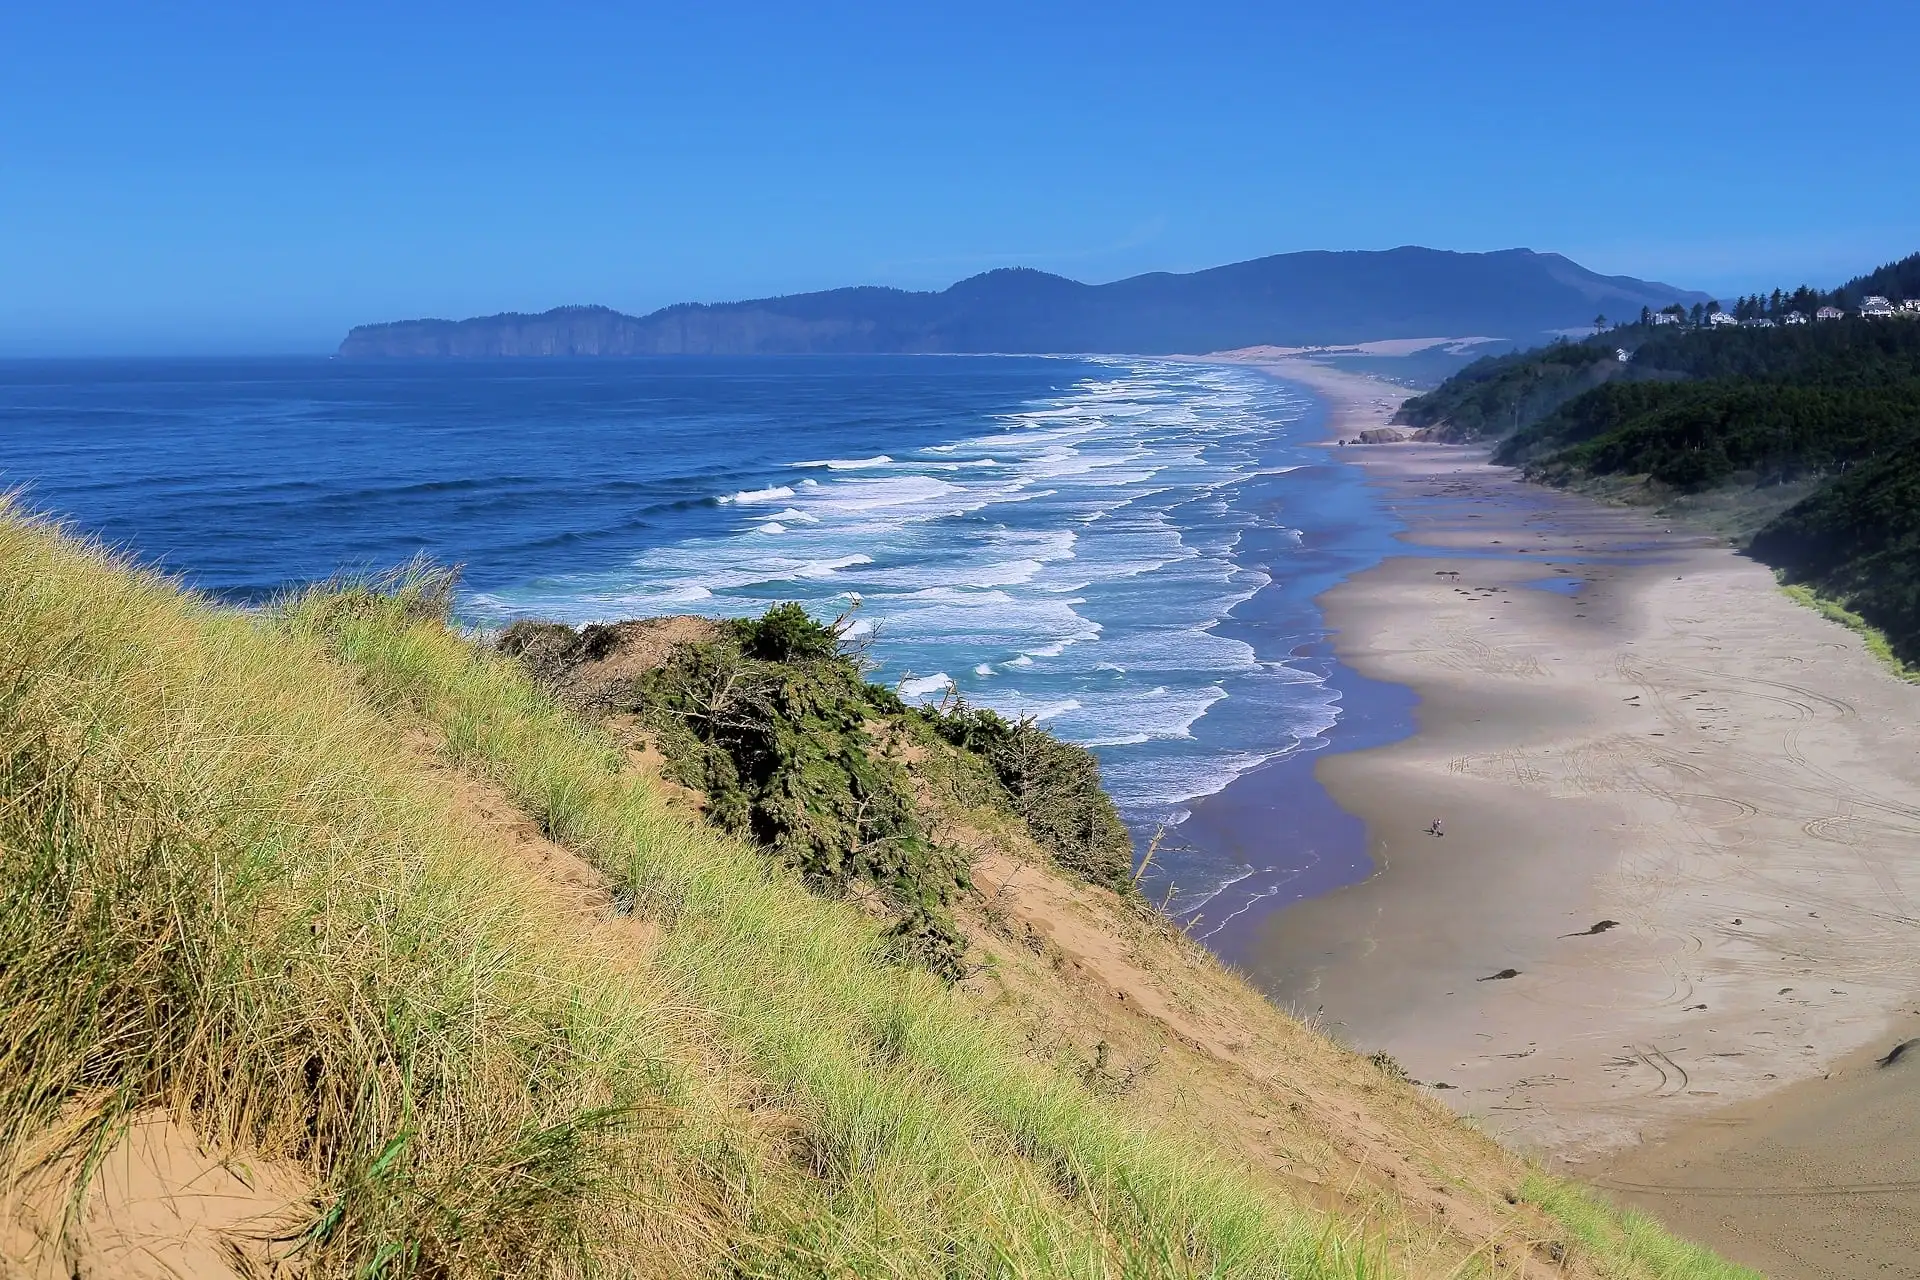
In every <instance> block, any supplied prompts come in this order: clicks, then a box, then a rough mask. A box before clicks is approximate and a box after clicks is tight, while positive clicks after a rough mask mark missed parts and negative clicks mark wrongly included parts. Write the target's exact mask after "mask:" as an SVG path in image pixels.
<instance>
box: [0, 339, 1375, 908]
mask: <svg viewBox="0 0 1920 1280" xmlns="http://www.w3.org/2000/svg"><path fill="white" fill-rule="evenodd" d="M1321 422H1322V415H1321V413H1320V410H1319V408H1318V406H1317V404H1316V403H1315V402H1314V401H1313V400H1312V399H1311V398H1310V397H1309V396H1308V395H1307V394H1306V392H1305V391H1304V390H1303V389H1300V388H1297V387H1294V386H1292V385H1290V384H1287V383H1284V382H1281V381H1278V380H1275V379H1273V378H1271V377H1268V376H1266V375H1264V374H1262V373H1260V372H1258V371H1255V370H1249V369H1243V368H1235V367H1229V366H1218V365H1204V364H1194V363H1183V362H1178V361H1169V360H1154V359H1135V358H1122V357H1098V358H1047V357H960V356H956V357H943V356H893V357H882V356H862V357H763V358H752V359H744V358H742V359H731V358H705V359H693V358H689V359H658V360H645V359H641V360H591V361H554V362H547V361H538V362H536V361H517V362H476V363H434V362H420V363H412V362H391V363H387V362H367V363H355V362H345V361H333V360H327V359H322V358H314V359H284V360H245V361H238V360H236V361H214V360H150V361H133V360H116V361H44V362H9V363H0V485H5V486H7V487H9V488H15V489H20V490H22V491H24V495H25V498H24V501H25V503H26V505H27V506H28V507H30V508H32V509H36V510H40V511H44V512H47V513H49V514H51V515H54V516H57V517H59V518H61V519H63V520H66V521H68V522H70V524H71V525H72V526H73V527H74V528H76V529H78V530H81V531H84V532H86V533H89V534H92V535H95V536H97V537H98V538H100V539H101V540H103V541H104V542H106V543H108V544H110V545H113V546H115V547H119V548H121V549H123V550H125V551H127V552H129V553H130V554H132V555H134V556H136V557H137V558H139V559H140V560H142V561H143V562H146V563H149V564H153V565H157V566H159V567H161V568H163V569H165V570H167V571H169V572H172V573H175V574H177V575H179V576H180V577H181V578H182V579H183V580H184V581H185V582H186V583H188V584H189V585H191V586H193V587H195V588H198V589H200V590H202V591H205V592H208V593H210V594H213V595H215V596H218V597H221V598H223V599H226V600H230V601H233V602H237V603H243V604H254V603H259V602H262V601H265V600H268V599H270V598H271V597H272V596H274V595H275V594H276V593H278V592H280V591H283V590H285V589H286V588H287V587H288V586H290V585H294V584H299V583H302V582H307V581H313V580H317V579H325V578H329V577H332V576H335V575H337V574H339V573H341V572H343V571H346V572H354V571H363V570H372V569H379V568H383V567H390V566H393V565H396V564H398V563H401V562H403V561H406V560H408V559H410V558H412V557H414V556H415V555H419V554H424V555H426V556H429V557H431V558H433V559H435V560H438V561H440V562H442V563H451V564H458V565H460V566H462V567H463V579H462V581H463V589H462V593H461V595H460V599H459V605H458V611H459V618H460V621H461V622H463V623H464V624H466V625H469V626H471V627H475V628H491V627H497V626H500V625H503V624H505V623H507V622H509V621H512V620H513V619H516V618H529V617H531V618H550V619H558V620H561V621H566V622H572V623H582V622H588V621H593V620H601V619H613V618H625V617H641V616H649V615H660V614H673V613H690V612H692V613H705V614H728V615H743V614H753V613H758V612H761V611H762V610H764V609H765V608H766V607H767V606H768V605H769V604H772V603H776V602H779V601H784V600H798V601H800V602H802V603H803V604H805V605H806V606H807V607H808V609H809V610H811V611H813V612H814V613H815V614H816V615H818V616H820V617H823V618H826V617H838V616H841V615H847V616H848V621H849V624H850V629H849V636H850V638H851V639H852V640H853V641H854V642H855V643H857V644H859V645H860V646H861V647H862V648H863V650H864V653H865V655H866V657H867V659H868V660H869V661H870V662H871V664H872V666H873V674H872V677H871V678H872V679H874V680H875V681H878V682H882V683H885V684H888V685H892V686H894V687H896V688H898V689H899V690H900V692H901V693H902V694H903V695H905V696H907V697H910V698H921V699H927V700H932V701H939V700H942V699H948V698H954V697H964V698H966V699H968V700H969V701H971V702H973V703H976V704H979V705H984V706H989V707H993V708H995V709H997V710H1000V711H1002V712H1004V713H1006V714H1008V715H1011V716H1032V717H1034V718H1035V719H1037V720H1039V721H1040V722H1042V723H1043V724H1045V725H1046V727H1047V728H1049V729H1050V730H1052V731H1053V732H1055V733H1057V734H1059V735H1061V736H1062V737H1065V738H1068V739H1071V740H1073V741H1076V742H1080V743H1084V744H1086V745H1087V746H1088V747H1090V748H1092V749H1093V750H1094V751H1095V752H1096V753H1097V754H1098V756H1099V758H1100V761H1101V767H1102V772H1103V776H1104V778H1105V780H1106V783H1107V786H1108V789H1109V790H1110V791H1111V792H1112V794H1113V796H1114V799H1115V801H1116V802H1117V804H1118V805H1119V807H1120V809H1121V812H1122V814H1123V816H1124V817H1125V818H1126V820H1127V822H1128V825H1129V827H1130V829H1131V830H1132V831H1133V832H1134V834H1135V838H1136V841H1137V843H1138V844H1139V846H1140V848H1141V849H1142V851H1143V852H1144V850H1145V849H1146V848H1147V846H1148V845H1149V844H1150V843H1153V842H1154V841H1155V838H1156V836H1158V850H1157V852H1156V855H1155V858H1154V863H1153V866H1152V868H1151V869H1150V871H1149V874H1148V877H1147V879H1146V881H1145V883H1146V885H1147V887H1148V890H1149V892H1150V893H1152V894H1153V895H1154V896H1155V898H1156V900H1158V901H1164V902H1165V903H1166V904H1167V906H1168V909H1169V910H1170V911H1171V912H1173V913H1174V914H1175V915H1176V916H1179V917H1182V918H1185V919H1188V920H1196V919H1200V918H1206V919H1208V920H1210V921H1212V922H1213V926H1212V927H1217V926H1218V922H1220V921H1222V920H1224V919H1228V918H1231V917H1232V916H1235V915H1237V914H1239V913H1240V912H1242V911H1244V910H1245V909H1246V908H1247V907H1248V906H1249V905H1251V904H1252V903H1253V902H1254V901H1255V900H1256V899H1257V898H1260V897H1268V896H1271V895H1272V892H1273V890H1272V886H1273V885H1274V884H1276V883H1281V882H1286V881H1290V880H1292V879H1295V878H1297V876H1296V873H1297V872H1298V871H1299V870H1300V868H1299V867H1296V866H1294V865H1293V864H1294V863H1297V862H1300V861H1301V860H1302V859H1303V858H1313V859H1319V858H1320V857H1321V853H1320V852H1319V851H1316V850H1310V849H1304V848H1303V847H1299V844H1298V841H1296V840H1294V838H1293V833H1292V825H1291V824H1290V823H1289V821H1288V818H1287V808H1288V804H1289V803H1290V802H1289V800H1288V798H1287V797H1285V796H1276V797H1275V801H1274V803H1275V806H1276V809H1275V812H1276V820H1275V821H1274V822H1272V823H1271V824H1267V825H1266V827H1265V829H1264V830H1261V831H1260V832H1258V834H1257V836H1255V837H1249V836H1248V835H1247V834H1245V832H1244V831H1243V832H1242V833H1241V834H1240V835H1237V836H1235V837H1234V838H1232V839H1226V840H1223V839H1219V838H1209V839H1206V840H1199V839H1192V838H1186V837H1183V835H1182V829H1183V827H1185V826H1186V823H1187V820H1188V819H1189V818H1190V817H1191V816H1192V814H1193V812H1194V810H1195V807H1196V806H1197V805H1203V804H1204V803H1205V802H1206V800H1207V798H1208V797H1212V796H1215V795H1217V794H1218V793H1220V792H1221V791H1222V790H1223V789H1224V788H1227V787H1228V786H1229V785H1230V784H1232V783H1234V782H1235V781H1236V780H1237V779H1242V778H1247V777H1249V776H1251V775H1253V774H1255V772H1256V771H1264V773H1263V774H1262V776H1268V777H1281V776H1293V777H1294V778H1295V780H1294V781H1293V782H1292V783H1290V784H1289V785H1290V786H1293V787H1295V788H1296V789H1297V788H1299V787H1302V786H1311V785H1312V784H1311V783H1310V781H1309V782H1305V783H1302V782H1300V781H1299V780H1298V779H1299V777H1302V776H1309V777H1310V771H1309V774H1305V775H1303V774H1301V771H1300V770H1298V769H1296V770H1294V771H1293V772H1292V774H1291V775H1283V773H1282V772H1277V771H1275V770H1274V768H1273V766H1275V765H1276V764H1277V763H1280V762H1285V761H1288V760H1290V759H1296V758H1297V757H1299V756H1301V755H1302V753H1306V752H1310V751H1314V750H1316V749H1320V748H1323V747H1325V746H1326V745H1327V744H1328V743H1329V741H1330V740H1331V739H1332V738H1333V737H1334V736H1336V730H1337V726H1339V725H1340V723H1341V719H1342V711H1343V707H1342V700H1343V696H1344V695H1345V693H1346V691H1347V689H1348V687H1349V686H1350V684H1351V680H1350V678H1348V677H1349V676H1350V673H1345V674H1343V673H1342V672H1341V670H1340V669H1339V668H1337V667H1336V665H1335V664H1334V663H1333V661H1332V659H1331V657H1330V656H1329V655H1328V653H1327V650H1326V646H1325V644H1324V628H1323V625H1322V622H1321V619H1320V615H1319V612H1318V610H1317V609H1316V608H1315V606H1314V604H1313V597H1314V596H1315V595H1317V594H1318V593H1319V592H1320V591H1322V590H1324V589H1325V588H1327V587H1328V586H1331V585H1333V583H1335V582H1337V581H1339V580H1340V579H1341V578H1342V577H1343V576H1345V575H1346V574H1348V573H1351V572H1353V571H1355V570H1357V569H1359V568H1363V567H1365V566H1367V565H1369V564H1372V563H1375V562H1377V561H1378V559H1379V558H1380V557H1381V555H1383V554H1385V553H1386V552H1387V551H1388V550H1389V549H1390V546H1391V536H1392V533H1393V532H1394V530H1395V529H1396V528H1397V524H1396V522H1395V521H1394V520H1393V519H1392V517H1391V515H1390V514H1389V513H1388V512H1386V511H1384V510H1383V509H1382V508H1381V506H1380V504H1379V502H1378V499H1377V498H1375V497H1374V495H1373V493H1372V491H1371V490H1370V489H1369V488H1368V487H1367V486H1366V485H1365V484H1364V483H1363V481H1362V480H1361V478H1360V476H1359V475H1358V474H1357V471H1356V470H1355V469H1353V468H1349V467H1345V466H1342V465H1341V464H1340V463H1339V462H1338V461H1337V459H1335V458H1333V457H1330V456H1329V451H1328V450H1327V449H1326V448H1324V447H1323V446H1322V445H1320V444H1319V443H1318V442H1319V440H1320V439H1321V438H1322V436H1323V429H1322V426H1321ZM1203 825H1205V824H1196V828H1197V827H1198V826H1203ZM1243 825H1244V824H1243ZM1349 861H1351V860H1350V859H1349ZM1358 866H1359V869H1358V870H1349V871H1344V872H1341V873H1340V875H1338V876H1336V877H1335V878H1336V879H1351V878H1354V875H1356V874H1363V873H1364V858H1362V859H1361V862H1360V864H1358ZM1325 879H1326V877H1325V876H1324V875H1323V876H1322V877H1321V881H1324V880H1325ZM1314 884H1315V887H1316V891H1317V889H1318V888H1324V887H1328V886H1327V885H1326V884H1324V883H1321V882H1320V881H1315V882H1314ZM1253 885H1260V886H1263V887H1262V888H1260V889H1258V890H1257V891H1255V890H1251V889H1250V888H1249V887H1248V886H1253ZM1236 886H1239V887H1238V888H1236ZM1223 891H1224V892H1223ZM1236 894H1239V895H1240V896H1239V897H1238V898H1236V896H1235V895H1236ZM1249 895H1251V896H1249Z"/></svg>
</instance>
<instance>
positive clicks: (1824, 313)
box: [1813, 307, 1847, 320]
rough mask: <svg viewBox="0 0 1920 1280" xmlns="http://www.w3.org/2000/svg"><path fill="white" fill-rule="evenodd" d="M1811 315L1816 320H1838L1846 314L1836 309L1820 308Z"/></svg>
mask: <svg viewBox="0 0 1920 1280" xmlns="http://www.w3.org/2000/svg"><path fill="white" fill-rule="evenodd" d="M1813 314H1814V318H1815V319H1818V320H1838V319H1840V318H1841V317H1842V316H1844V315H1846V314H1847V313H1846V312H1844V311H1842V310H1841V309H1840V308H1838V307H1822V308H1820V309H1819V310H1818V311H1816V312H1814V313H1813Z"/></svg>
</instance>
